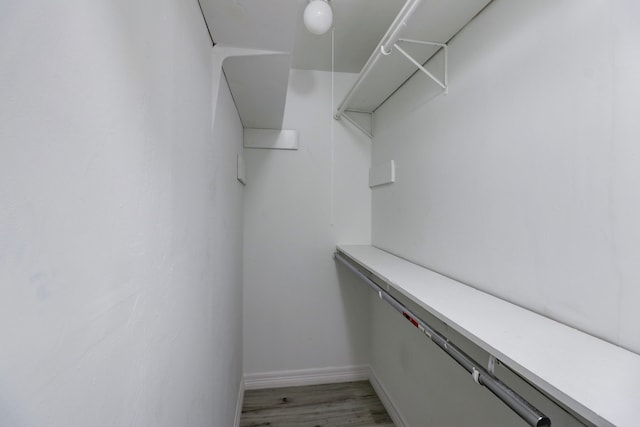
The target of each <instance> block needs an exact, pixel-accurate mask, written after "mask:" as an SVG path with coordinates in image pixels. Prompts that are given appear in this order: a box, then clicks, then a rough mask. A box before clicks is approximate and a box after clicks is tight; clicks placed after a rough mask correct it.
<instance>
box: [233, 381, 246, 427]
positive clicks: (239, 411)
mask: <svg viewBox="0 0 640 427" xmlns="http://www.w3.org/2000/svg"><path fill="white" fill-rule="evenodd" d="M244 389H245V387H244V378H241V379H240V387H238V399H237V400H236V418H235V420H234V422H233V426H234V427H240V418H241V417H242V404H243V403H244Z"/></svg>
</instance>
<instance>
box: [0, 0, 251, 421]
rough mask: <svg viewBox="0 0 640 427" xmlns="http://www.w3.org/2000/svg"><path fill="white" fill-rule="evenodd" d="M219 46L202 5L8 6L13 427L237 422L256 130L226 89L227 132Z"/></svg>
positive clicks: (4, 342) (3, 86)
mask: <svg viewBox="0 0 640 427" xmlns="http://www.w3.org/2000/svg"><path fill="white" fill-rule="evenodd" d="M211 57H212V54H211V44H210V41H209V38H208V35H207V33H206V30H205V28H204V25H203V22H202V17H201V15H200V11H199V9H198V6H197V4H196V3H195V2H193V4H192V3H182V2H176V1H169V0H161V1H158V2H153V4H151V3H148V2H143V1H115V2H114V1H102V0H100V1H91V2H86V1H79V0H65V1H59V2H45V1H37V2H20V1H4V2H2V3H1V4H0V99H2V102H0V340H1V341H0V425H7V426H29V427H32V426H54V427H55V426H60V427H62V426H64V427H67V426H89V425H90V426H114V425H122V426H124V425H132V426H151V425H153V426H176V425H180V426H211V425H231V424H232V423H233V416H234V412H235V405H236V396H237V391H238V386H239V381H240V377H241V362H240V360H241V345H242V343H241V340H240V339H239V335H240V332H241V321H242V319H241V316H240V315H239V312H240V311H241V305H240V304H241V290H240V289H241V281H242V278H241V274H242V271H241V264H240V262H241V252H242V249H241V244H242V237H241V221H242V219H241V209H242V191H241V188H240V185H239V184H238V183H237V182H236V181H235V155H236V152H238V151H239V150H240V149H241V145H240V144H241V132H242V129H241V127H240V123H239V120H238V118H237V114H236V113H235V109H234V106H233V103H232V100H231V98H230V95H229V93H228V92H227V89H226V88H225V85H224V84H223V85H222V86H221V87H222V91H221V96H220V99H219V100H218V101H217V102H218V103H219V105H218V113H219V114H220V119H221V120H220V121H219V123H218V126H216V129H215V131H214V130H213V121H212V114H213V105H212V99H211V96H212V94H215V93H217V89H218V80H217V79H215V78H214V77H215V75H214V73H212V59H211ZM212 81H214V86H212ZM229 165H231V166H229ZM234 256H235V258H234Z"/></svg>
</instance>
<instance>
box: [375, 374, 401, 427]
mask: <svg viewBox="0 0 640 427" xmlns="http://www.w3.org/2000/svg"><path fill="white" fill-rule="evenodd" d="M369 373H370V374H369V383H371V387H373V389H374V390H375V392H376V394H377V395H378V398H379V399H380V401H381V402H382V405H383V406H384V408H385V409H386V410H387V413H388V414H389V416H390V417H391V420H392V421H393V424H395V426H396V427H409V424H408V423H407V422H406V421H405V419H404V418H403V417H402V415H400V412H398V409H397V406H396V404H395V403H394V402H393V399H392V398H391V396H390V395H389V393H387V390H386V389H385V388H384V385H382V383H381V382H380V380H379V379H378V376H377V375H376V373H375V371H374V370H373V368H369Z"/></svg>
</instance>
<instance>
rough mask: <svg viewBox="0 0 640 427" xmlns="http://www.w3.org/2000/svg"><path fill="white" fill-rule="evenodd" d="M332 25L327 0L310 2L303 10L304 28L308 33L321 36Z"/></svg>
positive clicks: (331, 12) (331, 15)
mask: <svg viewBox="0 0 640 427" xmlns="http://www.w3.org/2000/svg"><path fill="white" fill-rule="evenodd" d="M332 25H333V11H332V10H331V6H330V5H329V2H328V1H327V0H311V1H310V2H309V4H308V5H307V7H306V8H305V9H304V26H305V27H307V30H309V32H310V33H313V34H317V35H322V34H324V33H326V32H327V31H329V29H330V28H331V26H332Z"/></svg>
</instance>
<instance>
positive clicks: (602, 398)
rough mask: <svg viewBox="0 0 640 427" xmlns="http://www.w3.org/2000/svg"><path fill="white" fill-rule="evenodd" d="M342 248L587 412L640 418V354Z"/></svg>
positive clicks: (356, 248)
mask: <svg viewBox="0 0 640 427" xmlns="http://www.w3.org/2000/svg"><path fill="white" fill-rule="evenodd" d="M337 249H338V251H339V252H341V253H342V254H344V255H346V256H348V257H349V258H351V259H352V260H353V261H355V262H356V263H358V264H359V265H360V266H361V267H363V268H364V269H366V270H368V271H369V272H371V273H372V274H373V275H374V276H376V277H377V278H379V279H380V280H382V281H384V282H385V283H386V284H387V285H389V286H390V287H392V288H393V289H395V290H397V291H398V292H400V293H401V294H402V295H404V296H405V297H407V298H408V299H410V300H411V301H413V302H414V303H416V304H418V305H419V306H420V307H422V308H423V309H425V310H426V311H427V312H429V313H431V314H433V315H434V316H436V317H437V318H438V319H440V320H442V321H444V322H445V323H446V324H447V325H449V326H450V327H451V328H453V329H454V330H456V331H457V332H459V333H460V334H462V335H463V336H465V337H466V338H467V339H469V340H470V341H471V342H473V343H474V344H476V345H478V346H479V347H481V348H482V349H484V350H485V351H487V352H488V353H490V354H492V355H493V356H495V357H497V358H498V359H499V360H500V361H501V362H502V363H503V364H505V365H507V366H509V367H510V368H511V369H513V370H514V371H516V372H517V373H518V374H519V375H521V376H522V377H524V378H525V379H527V380H528V381H529V382H531V383H532V384H534V385H535V386H537V387H539V388H540V389H541V390H544V391H545V392H546V393H548V394H549V395H550V396H552V397H553V398H554V399H556V400H557V401H558V402H561V403H563V404H565V405H566V406H568V407H569V408H571V409H573V410H574V411H576V412H577V413H579V414H580V415H582V416H583V417H585V418H586V419H587V420H589V421H591V422H593V423H594V424H596V425H598V426H620V427H623V426H630V427H631V426H638V425H640V355H638V354H636V353H633V352H631V351H628V350H625V349H623V348H621V347H618V346H616V345H613V344H610V343H608V342H605V341H603V340H601V339H598V338H595V337H593V336H591V335H588V334H586V333H584V332H581V331H578V330H576V329H573V328H571V327H569V326H566V325H564V324H562V323H559V322H556V321H554V320H551V319H548V318H546V317H544V316H541V315H539V314H536V313H534V312H532V311H529V310H527V309H524V308H522V307H519V306H517V305H514V304H512V303H509V302H507V301H504V300H502V299H500V298H496V297H494V296H491V295H489V294H486V293H484V292H481V291H479V290H477V289H474V288H472V287H470V286H467V285H464V284H462V283H460V282H457V281H455V280H452V279H449V278H447V277H445V276H442V275H440V274H438V273H435V272H433V271H431V270H428V269H426V268H424V267H421V266H419V265H416V264H413V263H411V262H409V261H406V260H404V259H402V258H398V257H396V256H394V255H392V254H390V253H388V252H385V251H383V250H380V249H377V248H375V247H373V246H364V245H339V246H338V248H337Z"/></svg>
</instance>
